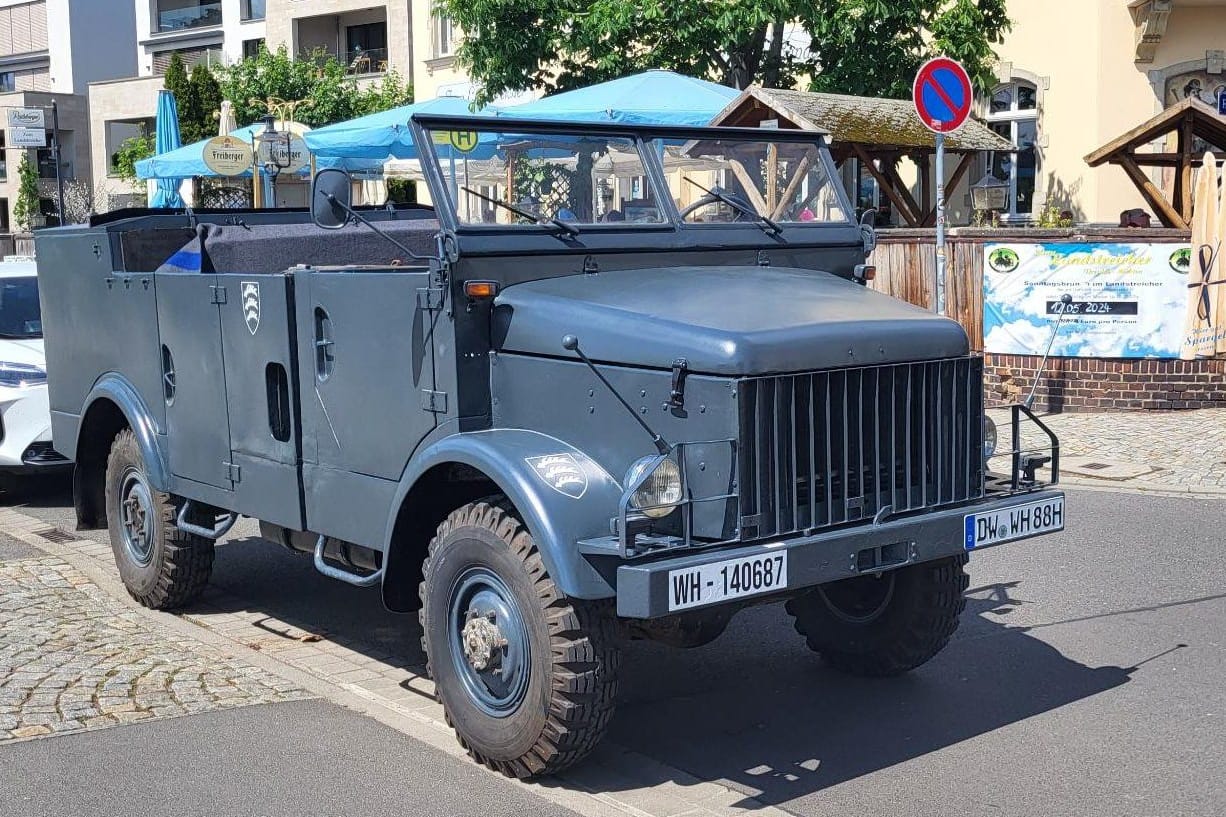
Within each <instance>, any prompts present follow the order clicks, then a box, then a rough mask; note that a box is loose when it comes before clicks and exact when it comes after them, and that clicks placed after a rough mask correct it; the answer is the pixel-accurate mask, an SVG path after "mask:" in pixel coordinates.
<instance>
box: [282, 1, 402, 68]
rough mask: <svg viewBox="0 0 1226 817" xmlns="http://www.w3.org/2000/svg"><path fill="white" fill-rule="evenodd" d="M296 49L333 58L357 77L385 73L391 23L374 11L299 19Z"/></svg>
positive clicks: (303, 54)
mask: <svg viewBox="0 0 1226 817" xmlns="http://www.w3.org/2000/svg"><path fill="white" fill-rule="evenodd" d="M294 45H295V48H294V50H295V51H296V52H297V53H298V54H300V55H302V56H304V57H308V58H309V57H311V56H312V55H313V56H315V57H319V56H323V57H325V58H326V57H331V58H332V59H334V60H336V61H337V62H339V63H340V64H341V65H343V66H345V71H346V73H348V74H350V75H353V76H362V75H367V74H382V73H385V72H386V71H387V68H388V50H387V21H386V19H382V17H381V16H378V17H375V16H372V13H371V12H358V13H353V14H348V15H340V16H332V15H328V16H324V17H304V18H301V19H299V20H298V24H297V31H296V32H295V44H294Z"/></svg>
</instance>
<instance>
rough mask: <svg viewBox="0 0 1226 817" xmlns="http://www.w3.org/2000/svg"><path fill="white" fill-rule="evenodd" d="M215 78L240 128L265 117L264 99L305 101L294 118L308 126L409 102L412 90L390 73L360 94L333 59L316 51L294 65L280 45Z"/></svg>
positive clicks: (220, 70)
mask: <svg viewBox="0 0 1226 817" xmlns="http://www.w3.org/2000/svg"><path fill="white" fill-rule="evenodd" d="M217 78H218V80H219V82H220V86H221V92H222V95H223V96H224V97H225V98H226V99H228V100H230V102H231V103H232V104H233V105H234V116H235V118H236V119H237V120H238V121H239V122H240V123H251V122H256V121H258V120H259V119H260V117H262V116H264V115H265V114H266V113H267V112H268V110H267V107H268V106H267V101H268V100H269V99H281V100H286V101H291V102H298V101H305V104H303V105H302V106H301V107H299V108H298V109H297V112H296V114H295V118H296V119H297V120H298V121H299V122H302V123H303V124H305V125H310V126H311V127H320V126H322V125H330V124H332V123H333V122H341V121H344V120H346V119H352V118H354V117H355V116H362V115H364V114H367V113H373V112H375V111H380V110H386V109H388V108H393V107H396V106H397V105H404V104H406V103H408V102H412V101H413V89H412V86H411V85H409V84H407V83H405V82H404V81H403V80H402V79H401V78H400V76H399V75H398V74H397V73H396V72H394V71H392V72H389V73H388V74H387V75H386V76H384V78H383V80H382V81H381V82H380V83H378V84H376V85H372V86H370V87H368V88H365V89H362V88H359V86H358V83H357V80H355V79H354V78H353V77H351V76H349V75H348V73H346V68H345V66H344V65H342V64H341V63H339V62H337V60H336V58H335V57H332V56H330V55H328V54H327V53H325V52H323V51H316V52H314V53H313V54H311V55H309V56H308V57H307V58H306V59H300V60H295V59H293V58H292V57H290V55H289V50H288V49H287V48H286V47H285V46H280V47H279V48H278V49H277V50H276V51H269V50H268V49H267V48H266V47H263V46H261V48H260V51H259V53H258V54H257V55H256V56H254V57H250V58H248V59H245V60H243V61H242V62H238V63H235V64H234V65H230V66H223V67H221V68H218V69H217Z"/></svg>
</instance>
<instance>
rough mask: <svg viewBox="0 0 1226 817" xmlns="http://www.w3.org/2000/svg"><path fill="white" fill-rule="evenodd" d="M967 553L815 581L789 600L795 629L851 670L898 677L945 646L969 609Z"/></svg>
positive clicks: (829, 659)
mask: <svg viewBox="0 0 1226 817" xmlns="http://www.w3.org/2000/svg"><path fill="white" fill-rule="evenodd" d="M966 562H967V557H966V556H965V555H962V556H951V557H949V558H946V559H938V560H936V561H932V562H924V563H922V564H917V565H911V566H910V567H904V568H900V569H898V570H891V571H889V572H886V573H881V574H877V575H867V576H857V577H855V578H852V579H843V580H842V581H837V582H831V583H830V584H824V585H820V586H818V587H816V588H814V589H813V590H811V591H810V592H809V593H807V594H805V595H803V596H798V597H797V598H794V599H792V600H791V601H789V602H788V603H787V611H788V612H789V613H791V614H792V616H794V617H795V619H796V621H795V624H796V630H797V632H799V633H800V634H801V635H803V636H804V637H805V641H806V642H807V643H808V645H809V649H811V650H813V651H814V652H817V653H820V654H821V656H822V658H823V659H825V661H826V663H828V664H829V665H830V666H832V667H834V668H835V669H838V670H841V671H843V672H846V673H849V674H851V675H860V676H869V677H883V676H890V675H901V674H902V673H904V672H907V671H908V670H912V669H915V668H916V667H918V666H919V665H921V664H923V663H925V662H926V661H928V660H929V659H931V658H932V657H933V656H935V655H936V654H937V653H939V652H940V651H941V650H942V649H944V647H945V645H946V644H947V643H949V639H950V637H951V636H952V635H953V634H954V631H955V630H957V629H958V617H959V616H960V615H961V614H962V611H963V610H964V609H965V608H966V599H965V598H964V597H963V593H965V592H966V588H967V586H968V585H969V579H968V577H967V575H966V569H965V567H966Z"/></svg>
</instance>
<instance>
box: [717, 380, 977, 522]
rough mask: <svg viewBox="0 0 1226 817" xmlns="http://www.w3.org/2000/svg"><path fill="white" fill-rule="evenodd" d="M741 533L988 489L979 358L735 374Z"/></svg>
mask: <svg viewBox="0 0 1226 817" xmlns="http://www.w3.org/2000/svg"><path fill="white" fill-rule="evenodd" d="M737 392H738V394H739V395H740V406H741V412H740V414H741V416H740V465H739V479H738V493H739V495H740V501H741V531H740V538H741V539H742V540H750V539H760V538H763V537H767V536H780V535H785V534H792V533H810V532H813V531H817V530H820V529H822V528H825V527H830V526H833V525H840V524H844V523H848V522H855V521H858V520H862V519H872V518H873V517H875V516H876V515H877V514H878V513H879V512H881V511H883V510H884V511H886V513H888V514H897V513H904V512H906V511H912V510H916V509H919V508H929V507H938V506H942V505H952V504H956V503H959V502H964V501H966V500H970V499H975V498H977V497H980V496H982V495H983V361H982V360H981V359H980V358H977V357H966V358H955V359H951V360H938V361H930V362H923V363H905V364H897V365H888V366H869V367H864V368H856V369H838V370H832V371H828V372H814V373H812V374H797V375H784V376H780V377H757V378H749V379H745V380H742V381H740V383H739V384H738V388H737Z"/></svg>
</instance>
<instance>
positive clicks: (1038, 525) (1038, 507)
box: [965, 496, 1064, 550]
mask: <svg viewBox="0 0 1226 817" xmlns="http://www.w3.org/2000/svg"><path fill="white" fill-rule="evenodd" d="M965 521H966V549H967V550H977V549H979V548H986V547H991V546H992V545H1001V544H1004V543H1005V542H1012V541H1014V540H1017V539H1026V538H1028V537H1031V536H1038V535H1039V534H1041V533H1051V532H1052V531H1057V530H1064V497H1062V496H1057V497H1053V498H1051V499H1044V500H1042V501H1040V502H1030V503H1027V504H1025V505H1015V506H1014V507H1012V508H1004V509H1002V510H999V511H987V512H985V513H971V514H967V515H966V520H965Z"/></svg>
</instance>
